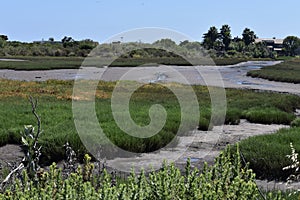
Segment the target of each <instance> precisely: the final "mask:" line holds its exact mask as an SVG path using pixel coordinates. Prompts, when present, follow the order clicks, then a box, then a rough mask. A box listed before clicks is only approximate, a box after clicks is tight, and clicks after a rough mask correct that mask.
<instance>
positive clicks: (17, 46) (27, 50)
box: [0, 35, 99, 57]
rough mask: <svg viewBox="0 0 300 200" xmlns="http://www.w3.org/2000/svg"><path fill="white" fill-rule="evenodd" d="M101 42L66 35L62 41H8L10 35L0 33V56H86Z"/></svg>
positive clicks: (52, 39) (51, 39) (50, 39)
mask: <svg viewBox="0 0 300 200" xmlns="http://www.w3.org/2000/svg"><path fill="white" fill-rule="evenodd" d="M98 44H99V43H98V42H95V41H93V40H91V39H84V40H80V41H77V40H74V39H73V38H72V37H69V36H65V37H64V38H62V39H61V40H60V41H55V40H54V38H52V37H51V38H49V39H48V40H47V41H44V40H42V41H35V42H29V43H27V42H20V41H8V36H6V35H0V56H82V57H85V56H87V55H88V54H89V52H90V51H91V50H92V49H94V48H95V47H96V46H97V45H98Z"/></svg>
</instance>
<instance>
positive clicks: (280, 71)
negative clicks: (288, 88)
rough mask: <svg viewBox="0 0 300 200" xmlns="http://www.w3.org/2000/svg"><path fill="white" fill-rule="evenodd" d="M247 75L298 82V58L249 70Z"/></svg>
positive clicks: (299, 75)
mask: <svg viewBox="0 0 300 200" xmlns="http://www.w3.org/2000/svg"><path fill="white" fill-rule="evenodd" d="M247 75H248V76H251V77H254V78H264V79H268V80H270V81H280V82H289V83H300V59H299V58H293V59H289V60H285V61H284V62H283V63H280V64H278V65H275V66H267V67H263V68H262V69H260V70H254V71H249V72H248V73H247Z"/></svg>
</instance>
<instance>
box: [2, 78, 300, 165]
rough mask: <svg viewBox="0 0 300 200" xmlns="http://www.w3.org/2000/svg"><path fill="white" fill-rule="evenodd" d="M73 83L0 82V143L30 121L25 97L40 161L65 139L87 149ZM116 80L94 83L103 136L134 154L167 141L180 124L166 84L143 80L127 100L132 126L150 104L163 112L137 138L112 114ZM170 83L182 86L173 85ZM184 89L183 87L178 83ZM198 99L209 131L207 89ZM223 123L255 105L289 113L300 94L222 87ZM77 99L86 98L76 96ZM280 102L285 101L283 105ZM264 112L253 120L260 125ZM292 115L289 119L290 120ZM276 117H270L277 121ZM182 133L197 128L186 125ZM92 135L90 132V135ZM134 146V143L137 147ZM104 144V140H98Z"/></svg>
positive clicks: (57, 153)
mask: <svg viewBox="0 0 300 200" xmlns="http://www.w3.org/2000/svg"><path fill="white" fill-rule="evenodd" d="M73 84H74V83H73V81H56V80H49V81H45V82H25V81H12V80H0V106H1V109H0V121H1V123H0V145H1V146H2V145H5V144H8V143H16V144H20V132H21V131H22V130H23V127H24V125H28V124H32V125H35V124H33V123H35V120H34V117H33V116H32V114H31V108H30V104H29V102H28V97H29V95H33V96H34V98H37V99H38V100H39V105H38V110H37V112H38V113H39V114H40V116H41V118H42V129H43V130H44V132H43V133H42V134H41V138H40V144H41V146H43V148H42V151H43V158H42V160H43V161H58V160H61V159H62V158H63V157H64V148H63V145H64V144H65V143H66V142H67V141H68V142H69V143H70V144H71V146H72V148H74V150H75V152H76V153H77V154H78V155H80V156H81V157H82V156H83V155H84V153H86V150H85V148H84V146H83V145H82V143H81V140H80V138H79V136H78V134H77V131H76V128H75V125H74V120H73V114H72V101H71V100H72V91H73ZM115 84H116V83H115V82H103V81H101V82H99V84H98V87H97V92H96V104H95V105H96V113H97V116H98V120H99V122H100V124H101V126H102V127H103V129H104V131H105V133H106V134H107V136H108V137H109V138H110V139H111V140H112V141H113V142H114V143H115V144H116V145H118V146H119V147H121V148H123V149H126V150H129V151H134V152H150V151H154V150H157V149H159V148H161V147H163V146H165V145H166V144H168V143H169V142H170V141H171V140H172V139H173V138H174V136H175V135H176V134H177V131H178V127H179V124H180V122H181V111H180V106H179V104H178V101H177V98H176V97H175V96H174V94H173V93H172V92H171V91H170V90H169V89H168V88H167V86H168V85H165V86H162V85H156V84H151V85H150V84H148V85H145V86H143V87H141V88H139V89H138V90H137V91H136V92H135V93H134V95H133V96H132V98H131V100H130V109H129V110H130V114H131V117H132V119H133V120H134V122H135V123H136V124H139V125H141V126H145V125H147V124H149V122H150V118H149V109H150V107H151V106H152V105H154V104H160V105H162V106H163V107H164V108H165V109H166V111H167V113H168V116H167V121H166V124H165V126H164V129H163V130H162V131H161V132H160V133H159V134H157V135H156V136H154V137H151V138H147V139H138V138H134V137H131V136H129V135H127V134H125V133H124V132H123V131H122V130H120V128H119V127H118V126H117V124H116V123H115V122H114V118H113V116H112V113H111V107H110V97H111V94H112V91H113V89H114V87H115ZM173 86H174V87H175V86H176V87H178V88H180V87H182V86H181V85H180V84H174V85H173ZM182 88H184V87H182ZM193 89H194V91H195V93H196V95H197V97H198V100H199V108H200V120H199V127H198V128H199V129H201V130H210V129H211V128H212V127H213V126H214V125H219V123H220V122H219V121H218V120H217V121H213V122H212V123H210V121H211V108H210V95H209V92H208V89H207V87H204V86H193ZM226 95H227V104H228V108H227V113H226V117H225V123H226V124H238V123H239V119H240V118H241V117H242V114H243V113H244V112H246V113H247V112H250V111H251V112H253V111H255V110H257V109H258V108H273V109H275V110H276V112H279V113H281V114H282V115H288V116H292V113H293V112H294V111H295V109H296V108H299V107H300V98H299V97H297V96H293V95H285V94H276V93H261V92H256V91H248V90H237V89H227V90H226ZM78 101H80V102H82V103H85V101H88V100H78ZM282 102H285V103H284V104H283V103H282ZM265 118H269V116H268V115H265V116H263V117H262V118H258V119H259V120H257V122H258V123H262V122H263V121H264V120H265ZM292 120H293V119H291V121H292ZM279 122H281V121H275V122H274V123H279ZM287 123H288V122H287ZM185 128H186V129H184V130H186V131H188V130H190V129H191V128H192V129H195V128H197V127H188V126H187V127H185ZM90 134H91V135H93V134H92V133H90ZM136 144H139V145H136ZM103 145H105V144H103Z"/></svg>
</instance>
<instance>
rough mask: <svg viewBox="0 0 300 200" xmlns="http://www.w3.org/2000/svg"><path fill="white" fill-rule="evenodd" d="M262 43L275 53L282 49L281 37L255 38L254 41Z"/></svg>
mask: <svg viewBox="0 0 300 200" xmlns="http://www.w3.org/2000/svg"><path fill="white" fill-rule="evenodd" d="M260 42H261V43H264V44H265V45H266V46H267V47H268V48H269V49H270V50H271V51H276V52H277V53H282V49H283V39H276V38H257V39H255V43H260Z"/></svg>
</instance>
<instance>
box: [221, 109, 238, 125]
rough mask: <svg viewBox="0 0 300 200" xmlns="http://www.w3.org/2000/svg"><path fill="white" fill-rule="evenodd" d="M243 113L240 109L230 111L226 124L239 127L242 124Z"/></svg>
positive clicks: (227, 113) (227, 114)
mask: <svg viewBox="0 0 300 200" xmlns="http://www.w3.org/2000/svg"><path fill="white" fill-rule="evenodd" d="M241 116H242V112H241V110H239V109H234V108H233V109H228V110H227V112H226V117H225V124H229V125H238V124H239V123H240V118H241Z"/></svg>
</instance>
